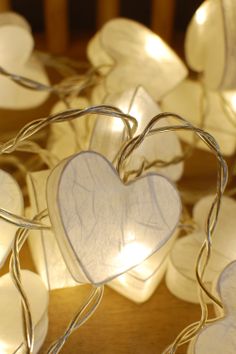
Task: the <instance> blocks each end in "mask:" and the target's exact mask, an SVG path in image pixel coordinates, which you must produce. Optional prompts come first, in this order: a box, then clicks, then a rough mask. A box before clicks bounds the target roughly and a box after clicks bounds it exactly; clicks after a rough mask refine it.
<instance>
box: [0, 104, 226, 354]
mask: <svg viewBox="0 0 236 354" xmlns="http://www.w3.org/2000/svg"><path fill="white" fill-rule="evenodd" d="M88 112H89V113H95V114H102V115H108V116H113V117H118V118H121V119H124V121H125V122H126V123H127V125H128V126H129V122H130V120H131V122H132V124H133V123H134V122H133V120H134V121H135V119H134V118H133V117H130V116H128V117H127V115H124V114H122V113H121V112H120V111H119V110H117V109H116V108H114V107H110V106H97V107H96V106H95V107H90V108H88V109H85V110H69V111H65V112H62V113H59V114H56V115H52V116H49V117H47V118H43V119H38V120H36V121H33V122H31V123H30V124H27V125H26V126H25V127H24V128H23V129H21V131H20V132H19V133H18V134H17V136H16V137H15V138H14V139H11V141H10V142H7V143H5V144H3V146H2V148H1V149H0V151H2V152H5V153H10V152H12V151H14V149H16V147H17V146H18V144H19V143H20V142H22V141H24V140H26V139H27V138H28V137H30V136H32V135H33V134H34V133H35V132H37V131H39V130H40V129H42V128H44V127H45V126H47V125H48V124H50V123H53V122H60V121H65V120H67V119H75V118H79V117H81V116H83V115H86V114H88ZM166 117H174V118H176V119H178V120H180V121H181V122H182V123H183V125H173V126H166V127H160V128H154V126H155V124H156V123H157V122H158V121H159V120H160V119H162V118H166ZM133 127H134V125H133ZM129 128H130V129H127V130H128V132H129V133H130V135H129V134H128V138H129V139H128V142H127V143H126V145H125V147H124V148H123V150H122V152H121V154H120V156H119V159H118V165H117V170H118V173H119V174H120V175H121V174H122V173H121V171H122V168H123V164H124V162H125V160H126V159H127V158H128V156H129V155H130V154H131V153H132V152H133V151H134V150H135V148H137V147H138V146H139V145H140V144H141V142H142V141H143V140H144V139H145V138H146V137H148V136H150V135H152V134H156V133H161V132H168V131H174V130H188V131H193V132H195V133H196V134H197V135H198V136H199V137H200V138H201V139H202V140H203V141H204V142H205V143H206V144H207V146H208V147H209V148H210V149H211V150H212V151H213V152H214V153H215V155H216V157H217V161H218V182H217V195H216V197H215V200H214V203H213V204H212V208H211V210H210V212H209V215H208V222H207V230H206V231H207V240H206V241H207V242H205V243H204V245H203V249H205V248H206V249H207V257H206V260H205V262H203V265H202V264H201V261H202V254H203V252H202V253H201V255H200V257H199V259H198V264H197V268H196V274H197V280H198V282H199V284H200V286H201V288H202V290H203V291H204V292H205V293H206V294H207V295H208V296H209V297H210V298H211V299H212V300H213V301H215V302H216V303H217V301H218V300H217V299H215V298H214V296H213V295H212V294H210V293H209V292H208V290H207V289H206V288H205V285H204V282H203V275H204V271H205V268H206V265H207V263H208V261H209V258H210V250H211V235H212V232H213V230H214V227H215V224H216V221H217V217H218V212H219V207H220V200H221V195H222V192H223V190H224V188H225V185H226V181H227V166H226V163H225V161H224V159H223V157H222V155H221V152H220V149H219V147H218V144H217V143H216V141H215V139H214V138H213V137H212V136H211V135H210V134H208V133H206V132H204V131H203V130H202V129H200V128H196V127H194V126H193V125H192V124H190V123H189V122H187V121H186V120H185V119H184V118H182V117H180V116H178V115H176V114H172V113H161V114H159V115H157V116H156V117H154V118H153V119H152V120H151V121H150V123H149V124H148V125H147V127H146V128H145V130H144V131H143V133H142V134H140V135H138V136H136V137H135V138H132V133H131V131H132V128H131V127H130V126H129ZM134 131H135V130H134ZM28 228H29V227H28ZM16 263H17V262H15V264H16ZM201 266H202V268H201ZM16 275H17V274H16ZM18 285H19V284H18ZM200 304H201V308H202V314H203V315H202V319H201V321H200V322H199V325H198V326H197V325H196V326H195V327H192V326H191V328H190V329H189V328H188V329H186V331H185V332H183V333H181V335H180V336H179V337H178V338H177V340H176V342H175V343H174V344H173V346H175V347H177V346H179V345H182V343H183V341H186V340H189V339H190V337H192V336H194V335H196V333H197V332H198V331H199V328H200V327H201V326H202V325H203V324H204V323H205V322H206V320H207V309H206V306H205V303H204V299H203V298H202V297H201V302H200ZM219 305H220V303H219ZM25 317H26V318H27V316H25ZM200 323H201V325H200ZM27 328H30V326H29V324H28V326H26V331H25V332H26V334H27V336H26V338H27V343H28V345H30V343H31V341H30V339H29V338H31V332H30V331H29V332H28V331H27ZM66 338H67V337H66ZM60 343H62V342H60ZM63 343H64V342H63ZM58 345H59V344H58ZM173 346H172V347H173ZM173 348H174V347H173ZM55 349H56V348H55ZM174 352H175V348H174V349H173V350H172V351H171V352H170V353H174Z"/></svg>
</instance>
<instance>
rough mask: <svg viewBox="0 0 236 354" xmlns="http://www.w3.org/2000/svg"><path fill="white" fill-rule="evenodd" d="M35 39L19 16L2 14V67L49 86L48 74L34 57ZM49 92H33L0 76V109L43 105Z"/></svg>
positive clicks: (0, 21)
mask: <svg viewBox="0 0 236 354" xmlns="http://www.w3.org/2000/svg"><path fill="white" fill-rule="evenodd" d="M33 46H34V40H33V36H32V34H31V30H30V26H29V24H28V23H27V21H26V20H25V19H24V18H23V17H21V16H20V15H18V14H15V13H12V12H7V13H1V14H0V66H2V67H3V68H4V69H5V70H7V71H9V72H11V73H14V74H17V75H21V76H24V77H27V78H30V79H33V80H35V81H38V82H40V83H42V84H48V83H49V81H48V78H47V75H46V72H45V70H44V68H43V66H42V64H41V63H40V61H39V60H38V59H37V58H36V56H35V55H32V51H33ZM48 96H49V93H48V92H46V91H38V92H36V91H32V90H29V89H26V88H23V87H21V86H19V85H17V84H15V83H14V82H12V81H11V80H10V79H8V78H6V77H3V76H0V107H2V108H8V109H17V108H18V109H24V108H28V107H34V106H38V105H40V104H41V103H42V102H43V101H45V100H46V99H47V97H48Z"/></svg>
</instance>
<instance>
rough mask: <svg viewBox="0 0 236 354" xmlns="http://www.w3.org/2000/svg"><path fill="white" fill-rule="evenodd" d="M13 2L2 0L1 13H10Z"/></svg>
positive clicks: (0, 4) (0, 2)
mask: <svg viewBox="0 0 236 354" xmlns="http://www.w3.org/2000/svg"><path fill="white" fill-rule="evenodd" d="M10 9H11V0H1V1H0V12H4V11H10Z"/></svg>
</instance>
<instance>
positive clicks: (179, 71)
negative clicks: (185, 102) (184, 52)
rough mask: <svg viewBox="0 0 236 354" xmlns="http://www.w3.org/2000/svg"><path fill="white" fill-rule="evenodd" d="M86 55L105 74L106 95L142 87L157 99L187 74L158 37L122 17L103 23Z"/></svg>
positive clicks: (178, 60)
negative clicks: (138, 86)
mask: <svg viewBox="0 0 236 354" xmlns="http://www.w3.org/2000/svg"><path fill="white" fill-rule="evenodd" d="M87 53H88V57H89V59H90V61H91V63H92V64H93V65H94V66H96V67H102V68H103V70H102V72H103V73H104V71H105V74H108V75H107V79H106V81H105V82H106V89H107V91H108V93H113V92H121V91H124V90H127V89H128V88H130V87H135V86H137V85H142V86H143V87H144V88H145V89H146V90H147V91H148V92H149V93H150V94H151V95H152V96H153V97H154V98H155V99H158V98H160V97H161V96H163V95H165V94H166V93H167V92H168V91H170V90H171V89H173V88H174V87H175V86H176V85H177V84H178V83H179V82H180V81H182V80H183V79H184V78H185V77H186V75H187V69H186V67H185V66H184V64H183V63H182V62H181V60H180V59H179V58H178V57H177V55H176V54H175V53H174V52H173V51H172V49H171V48H170V47H168V46H167V44H166V43H165V42H164V41H163V40H162V39H161V38H160V37H158V36H157V35H156V34H154V33H153V32H151V31H150V30H149V29H148V28H146V27H144V26H143V25H141V24H139V23H137V22H135V21H132V20H129V19H125V18H116V19H113V20H111V21H109V22H107V23H106V24H105V25H104V26H103V27H102V29H101V30H100V31H99V32H98V33H97V34H96V35H95V37H94V38H93V39H92V40H91V41H90V42H89V45H88V49H87ZM104 66H107V67H104ZM109 70H110V71H109Z"/></svg>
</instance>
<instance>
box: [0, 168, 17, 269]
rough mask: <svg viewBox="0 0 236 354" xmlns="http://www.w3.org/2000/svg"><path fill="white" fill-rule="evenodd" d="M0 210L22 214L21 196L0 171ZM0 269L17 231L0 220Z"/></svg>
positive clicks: (12, 182) (6, 174)
mask: <svg viewBox="0 0 236 354" xmlns="http://www.w3.org/2000/svg"><path fill="white" fill-rule="evenodd" d="M0 208H1V209H4V210H7V211H9V212H11V213H13V214H18V215H19V214H22V213H23V196H22V193H21V190H20V187H19V186H18V184H17V182H16V181H15V180H14V178H13V177H12V176H11V175H10V174H8V173H7V172H5V171H3V170H0ZM0 230H1V233H0V268H1V267H2V266H3V264H4V262H5V260H6V258H7V256H8V254H9V252H10V250H11V246H12V243H13V240H14V237H15V233H16V231H17V227H16V226H15V225H13V224H11V223H9V222H7V221H5V220H3V219H0Z"/></svg>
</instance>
